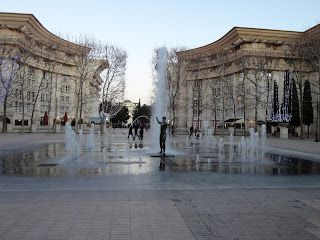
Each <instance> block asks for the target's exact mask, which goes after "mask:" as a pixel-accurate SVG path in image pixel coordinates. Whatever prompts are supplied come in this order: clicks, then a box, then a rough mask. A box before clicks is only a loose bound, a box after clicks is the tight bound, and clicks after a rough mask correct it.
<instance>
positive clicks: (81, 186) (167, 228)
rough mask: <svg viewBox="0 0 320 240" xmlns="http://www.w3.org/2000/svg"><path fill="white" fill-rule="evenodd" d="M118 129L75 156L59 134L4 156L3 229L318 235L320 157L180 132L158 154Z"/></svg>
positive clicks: (49, 235)
mask: <svg viewBox="0 0 320 240" xmlns="http://www.w3.org/2000/svg"><path fill="white" fill-rule="evenodd" d="M120 138H121V139H122V140H118V139H117V140H115V141H114V142H113V143H112V144H111V145H110V144H105V145H106V147H105V148H103V149H102V150H101V148H97V149H95V151H93V152H87V151H82V152H81V153H80V157H78V158H73V157H69V158H68V156H67V155H66V154H65V151H64V146H63V144H49V145H47V146H45V145H42V146H41V147H37V151H30V152H29V151H26V150H23V153H16V154H15V156H13V155H11V154H9V155H6V157H2V160H1V161H2V164H1V168H2V169H1V172H3V173H2V175H0V239H1V240H2V239H166V240H167V239H219V240H222V239H299V240H300V239H319V237H320V176H319V167H318V164H317V163H314V162H310V161H302V160H296V159H289V158H286V157H281V159H279V158H280V157H279V156H278V155H270V156H269V158H271V160H270V159H269V160H267V159H264V160H263V161H259V162H258V161H257V162H256V161H246V162H243V161H242V162H241V161H240V160H238V159H232V160H231V161H230V159H229V157H228V156H225V157H224V158H223V159H221V158H219V156H218V155H217V153H216V151H212V152H210V151H209V150H205V149H201V148H197V146H191V145H188V146H186V145H185V144H184V143H183V142H182V141H181V142H177V143H176V148H177V151H176V154H175V157H173V158H163V159H162V160H161V158H151V157H150V152H152V151H151V150H150V147H149V146H145V144H144V146H143V148H139V144H138V145H137V148H135V146H134V144H133V145H132V148H130V145H128V142H127V140H126V139H125V136H122V137H121V136H120ZM146 142H147V141H146ZM103 145H104V144H103ZM104 149H105V150H104ZM115 149H116V151H115ZM180 151H181V152H183V153H184V154H183V155H182V154H178V153H179V152H180ZM226 152H227V149H226ZM208 159H209V161H210V162H209V163H208ZM161 161H165V167H164V169H159V165H160V162H161ZM55 164H57V165H55ZM8 166H9V167H8Z"/></svg>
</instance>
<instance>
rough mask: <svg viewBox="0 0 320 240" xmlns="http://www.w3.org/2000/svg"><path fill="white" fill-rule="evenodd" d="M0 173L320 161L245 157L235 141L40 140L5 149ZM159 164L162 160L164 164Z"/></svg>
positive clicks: (317, 170) (284, 169)
mask: <svg viewBox="0 0 320 240" xmlns="http://www.w3.org/2000/svg"><path fill="white" fill-rule="evenodd" d="M0 163H1V165H0V166H1V168H0V170H1V174H3V175H17V176H76V175H81V176H83V175H108V174H110V173H112V174H115V173H117V174H128V173H131V174H136V173H137V174H140V173H147V172H157V171H158V170H159V169H158V166H159V167H160V168H161V170H166V171H172V172H185V171H195V172H199V171H200V172H207V171H208V172H213V173H220V174H256V175H319V174H320V163H318V162H314V161H309V160H305V159H299V158H293V157H286V156H281V155H277V154H272V153H267V152H258V153H256V154H255V155H253V156H246V157H241V156H239V154H237V153H236V147H234V149H233V150H232V149H230V146H228V145H226V146H225V147H224V151H223V153H219V150H218V149H217V148H215V147H212V146H206V145H204V146H200V144H190V145H186V146H184V145H183V144H180V145H176V146H175V148H171V150H170V151H169V153H167V154H166V155H163V154H159V153H154V152H152V151H151V150H150V146H148V145H146V144H144V143H143V141H136V142H133V141H131V142H118V143H104V142H100V143H99V144H97V145H96V146H95V148H94V149H86V147H85V146H82V148H81V149H79V150H77V151H73V152H68V151H66V149H65V144H63V143H51V144H47V145H41V146H38V147H37V148H34V149H27V150H23V151H18V152H15V153H11V154H6V155H1V154H0ZM160 165H161V166H160Z"/></svg>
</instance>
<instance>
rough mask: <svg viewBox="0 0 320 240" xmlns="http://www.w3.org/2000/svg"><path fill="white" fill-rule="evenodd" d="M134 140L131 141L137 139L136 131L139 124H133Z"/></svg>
mask: <svg viewBox="0 0 320 240" xmlns="http://www.w3.org/2000/svg"><path fill="white" fill-rule="evenodd" d="M133 127H134V138H133V140H134V139H135V138H136V137H137V136H138V138H139V135H138V129H139V124H137V123H136V124H134V126H133Z"/></svg>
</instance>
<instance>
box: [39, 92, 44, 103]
mask: <svg viewBox="0 0 320 240" xmlns="http://www.w3.org/2000/svg"><path fill="white" fill-rule="evenodd" d="M40 102H44V94H43V93H41V95H40Z"/></svg>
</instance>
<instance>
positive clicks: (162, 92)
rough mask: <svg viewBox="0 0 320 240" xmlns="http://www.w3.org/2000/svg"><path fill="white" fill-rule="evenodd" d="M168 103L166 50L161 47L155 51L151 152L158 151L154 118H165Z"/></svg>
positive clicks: (157, 125)
mask: <svg viewBox="0 0 320 240" xmlns="http://www.w3.org/2000/svg"><path fill="white" fill-rule="evenodd" d="M168 103H169V97H168V90H167V49H166V48H165V47H162V48H159V50H158V51H157V64H156V76H155V99H154V105H153V112H152V119H151V146H152V147H151V148H152V150H153V151H158V150H159V149H160V148H159V136H160V126H159V124H158V123H157V120H156V117H158V118H159V119H160V120H161V119H162V116H167V107H168ZM166 145H168V144H166ZM167 149H168V146H167Z"/></svg>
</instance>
